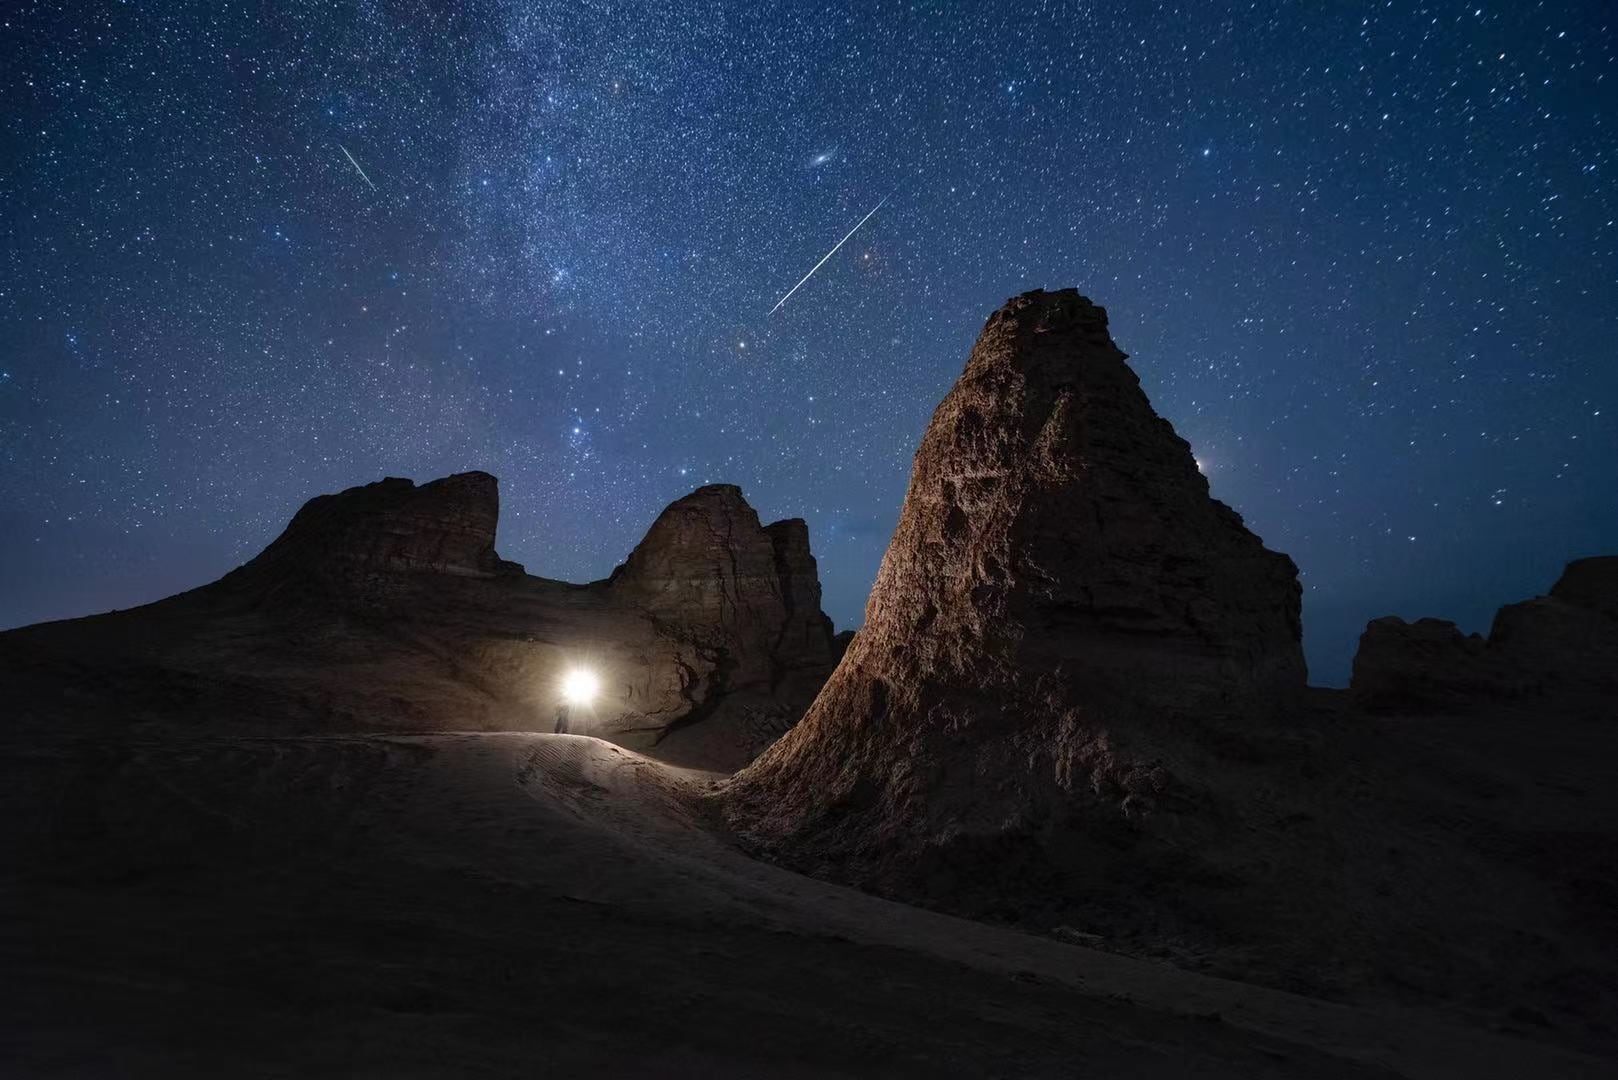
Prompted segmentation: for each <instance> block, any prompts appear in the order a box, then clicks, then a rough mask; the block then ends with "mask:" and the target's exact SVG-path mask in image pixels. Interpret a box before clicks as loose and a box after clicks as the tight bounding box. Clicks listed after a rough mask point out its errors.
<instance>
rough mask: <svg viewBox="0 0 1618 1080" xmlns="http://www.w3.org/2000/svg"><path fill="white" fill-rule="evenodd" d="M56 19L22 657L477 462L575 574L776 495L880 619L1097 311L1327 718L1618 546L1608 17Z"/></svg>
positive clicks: (516, 516)
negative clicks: (931, 449)
mask: <svg viewBox="0 0 1618 1080" xmlns="http://www.w3.org/2000/svg"><path fill="white" fill-rule="evenodd" d="M9 11H10V13H9V14H7V15H5V16H3V17H0V33H3V36H0V51H3V57H4V62H3V63H0V94H3V102H4V108H3V109H0V140H3V142H0V201H3V203H4V206H5V214H4V218H3V221H0V230H3V234H4V242H3V250H0V342H3V345H4V349H3V353H0V626H15V625H20V624H24V623H29V622H34V621H38V620H41V619H47V618H59V617H64V616H71V615H79V614H86V613H89V612H93V611H100V610H105V609H108V608H112V607H127V606H131V605H133V604H136V603H140V602H144V601H148V600H154V599H157V598H159V597H161V596H164V595H167V594H170V593H173V592H176V591H178V590H180V589H183V588H186V587H190V586H193V585H197V584H201V583H203V582H205V581H207V580H210V579H212V578H215V577H217V576H218V575H220V574H222V573H223V572H225V571H226V570H228V569H230V568H231V567H232V566H234V565H236V564H238V563H240V562H242V561H243V560H245V559H246V558H248V557H249V556H251V555H252V554H253V553H254V552H256V551H257V550H258V549H259V548H261V547H262V546H263V545H265V544H266V543H267V542H269V541H270V540H271V539H272V538H273V537H274V536H275V535H276V533H277V532H278V531H279V530H280V528H281V527H282V526H283V525H284V524H285V522H286V521H287V519H288V518H290V517H291V515H292V514H293V512H294V511H295V510H296V509H297V507H298V506H299V505H300V504H301V503H302V502H303V501H304V500H305V499H307V498H308V497H310V496H312V495H315V494H318V493H321V492H326V491H335V490H338V489H341V488H343V487H347V486H351V485H354V484H359V483H364V482H368V481H371V480H374V479H377V478H379V477H381V476H384V475H396V476H409V477H413V478H416V479H418V480H426V479H430V478H433V477H437V476H441V475H444V474H447V473H450V472H455V471H460V470H465V469H474V468H478V469H486V470H488V471H490V472H492V473H495V474H496V475H497V476H499V477H500V479H501V484H502V499H503V513H502V519H501V524H500V544H499V547H500V551H501V554H502V555H504V556H505V557H507V558H510V559H515V560H518V561H520V562H523V563H525V564H526V565H527V567H528V569H529V571H530V572H531V573H536V574H541V575H544V576H547V577H559V578H566V579H570V580H587V579H592V578H596V577H600V576H603V575H605V574H606V573H607V572H608V571H609V570H611V568H612V567H613V566H614V565H615V564H616V563H617V562H619V561H620V560H621V559H622V558H623V557H624V555H625V554H627V552H628V551H629V549H630V548H631V546H632V545H633V544H634V543H635V541H636V540H638V539H639V537H640V536H641V534H642V533H643V532H644V531H645V529H646V527H647V526H648V525H649V524H650V522H651V520H652V518H653V517H654V516H655V514H656V513H657V511H658V510H659V509H660V508H661V507H662V506H664V505H665V504H666V503H668V502H669V501H671V500H673V499H674V498H676V497H678V496H679V495H681V494H684V493H685V492H687V491H689V490H690V489H692V488H694V487H696V486H698V485H699V484H702V483H706V482H715V481H724V482H730V483H736V484H739V485H741V486H742V488H743V489H744V490H745V492H746V493H747V496H748V498H749V499H750V500H751V501H752V503H753V504H754V505H755V506H756V507H758V509H759V511H760V513H761V514H762V515H763V516H764V517H765V519H766V520H772V519H775V518H779V517H786V516H802V517H805V518H807V519H808V521H809V525H810V530H811V537H812V542H813V544H814V548H815V551H816V553H817V555H818V556H819V559H820V567H821V577H822V580H823V582H824V584H825V589H826V602H825V607H826V609H827V611H828V612H830V613H831V614H832V616H833V617H834V618H835V619H836V620H837V622H838V624H839V626H840V627H843V626H852V625H857V624H858V623H859V622H860V619H861V611H862V608H863V604H864V599H865V595H866V592H867V590H868V589H869V586H870V583H871V580H872V578H873V577H874V576H875V573H876V567H877V563H878V561H879V559H880V558H881V554H882V551H883V549H884V547H885V546H886V544H887V541H888V538H889V535H890V533H891V530H892V528H893V525H894V522H895V520H896V518H897V515H898V511H899V506H900V501H901V499H902V497H903V494H904V489H905V484H906V481H907V479H908V475H909V469H910V459H911V455H912V453H913V452H914V449H915V446H916V443H917V440H918V438H919V436H920V434H921V431H922V429H923V427H924V426H925V424H926V422H927V419H928V416H929V415H930V413H931V411H932V409H933V407H934V405H935V404H936V403H937V401H938V400H939V398H940V397H941V396H942V395H943V393H944V392H945V390H946V389H947V388H948V386H949V385H950V383H951V382H952V380H953V379H954V378H955V377H956V376H957V375H958V374H959V373H960V370H961V368H962V365H963V364H964V363H965V359H966V355H967V352H968V350H969V349H970V347H971V344H972V341H973V339H974V338H975V336H976V334H977V332H978V330H979V328H980V327H981V325H982V322H983V320H984V318H985V317H986V316H987V315H988V313H989V312H990V311H991V310H993V309H994V308H995V307H996V306H998V305H999V304H1000V303H1001V302H1002V301H1003V300H1004V299H1005V298H1006V297H1008V296H1010V295H1012V294H1014V293H1018V292H1022V291H1024V290H1027V289H1031V288H1036V287H1047V288H1059V287H1063V286H1069V285H1073V286H1077V287H1079V288H1080V289H1081V290H1082V291H1083V292H1085V293H1086V294H1087V295H1089V296H1091V297H1092V298H1094V299H1095V300H1096V301H1097V302H1098V303H1101V304H1103V305H1105V306H1106V307H1107V308H1108V309H1109V311H1110V312H1111V314H1112V325H1113V336H1114V337H1115V338H1116V339H1117V340H1118V342H1119V343H1120V345H1121V346H1122V347H1123V348H1124V349H1125V350H1126V351H1128V352H1129V353H1130V354H1131V356H1132V363H1133V365H1134V366H1135V368H1136V370H1137V371H1138V372H1139V373H1140V375H1141V378H1142V381H1143V383H1144V385H1145V387H1146V390H1147V392H1148V393H1149V394H1150V396H1151V398H1152V400H1153V403H1154V404H1155V406H1156V408H1157V410H1158V412H1160V413H1161V414H1162V415H1164V416H1166V417H1168V418H1169V419H1170V420H1171V421H1173V423H1174V424H1175V426H1176V427H1177V428H1178V430H1179V431H1180V433H1181V434H1182V435H1183V436H1185V437H1186V438H1187V439H1188V440H1189V441H1190V442H1191V444H1192V446H1193V448H1194V450H1195V452H1196V454H1197V456H1198V458H1199V461H1200V462H1201V463H1202V466H1203V469H1204V471H1205V472H1206V474H1207V475H1208V477H1209V480H1210V482H1211V484H1212V488H1213V491H1214V494H1215V495H1216V496H1218V497H1219V498H1221V499H1223V500H1225V501H1226V502H1228V503H1230V504H1231V505H1233V506H1234V507H1236V509H1238V510H1239V511H1240V512H1241V513H1242V514H1243V515H1244V516H1245V517H1246V519H1247V521H1248V523H1249V524H1250V525H1251V526H1252V528H1253V529H1254V530H1255V531H1256V532H1257V533H1259V535H1261V536H1262V537H1263V538H1264V540H1265V541H1266V543H1267V544H1268V545H1269V546H1271V547H1273V548H1276V549H1279V550H1282V551H1286V552H1288V553H1289V554H1291V555H1292V556H1293V557H1294V558H1295V559H1296V560H1297V562H1298V564H1299V566H1300V567H1301V570H1302V576H1303V581H1304V585H1305V598H1304V605H1305V606H1304V619H1305V634H1306V638H1305V645H1306V648H1307V650H1308V654H1309V659H1310V662H1311V668H1312V671H1313V675H1314V678H1315V680H1316V681H1319V682H1326V683H1339V682H1341V681H1342V680H1343V679H1344V678H1345V677H1346V673H1347V666H1348V659H1349V655H1350V653H1351V651H1352V645H1353V640H1354V638H1355V637H1356V636H1357V634H1358V632H1359V630H1360V629H1361V627H1362V626H1363V625H1364V622H1365V620H1366V619H1368V618H1370V617H1373V616H1377V615H1382V614H1388V613H1398V614H1403V615H1407V616H1416V615H1423V614H1432V615H1442V616H1446V617H1450V618H1455V619H1457V620H1458V621H1460V622H1461V623H1462V625H1463V627H1465V628H1467V629H1487V620H1488V617H1489V615H1490V614H1491V613H1492V612H1493V610H1494V608H1495V607H1497V606H1498V605H1500V604H1502V603H1505V602H1508V601H1512V600H1516V599H1520V598H1522V597H1524V596H1530V595H1533V594H1535V593H1538V592H1543V591H1544V590H1545V589H1546V588H1547V587H1548V586H1549V585H1550V583H1551V582H1552V581H1553V580H1555V578H1556V576H1557V574H1558V572H1559V571H1560V569H1561V567H1562V565H1563V563H1565V562H1566V561H1567V560H1568V559H1570V558H1573V557H1576V556H1581V555H1589V554H1594V553H1598V552H1613V551H1618V497H1615V494H1614V493H1615V490H1618V485H1615V480H1614V462H1615V461H1618V365H1615V362H1614V360H1615V358H1614V344H1613V343H1614V341H1615V340H1618V184H1615V183H1614V180H1615V174H1618V130H1615V124H1618V119H1615V118H1618V13H1615V12H1614V9H1613V8H1612V6H1611V5H1610V4H1608V3H1606V2H1604V0H1590V2H1588V3H1582V4H1580V3H1565V4H1547V3H1539V4H1531V3H1516V2H1513V3H1501V2H1498V0H1494V2H1490V3H1470V4H1465V5H1461V4H1449V3H1436V4H1407V3H1388V4H1378V5H1375V6H1372V5H1369V4H1333V5H1320V4H1304V3H1291V4H1257V5H1247V4H1243V5H1240V6H1239V7H1231V8H1227V7H1226V6H1225V5H1221V4H1203V3H1185V4H1180V5H1174V4H1158V5H1150V6H1149V5H1145V4H1136V3H1126V2H1121V0H1120V2H1116V3H1096V4H1071V5H1070V4H1054V3H1050V4H1024V3H1006V4H997V5H992V4H959V5H955V4H938V3H933V4H929V3H907V4H891V3H866V2H860V3H852V4H847V5H828V4H822V3H814V4H802V5H788V6H783V7H778V8H772V9H769V10H765V9H764V8H763V6H758V7H755V6H754V5H743V4H735V5H725V6H720V5H695V4H693V5H653V4H637V3H630V4H622V5H617V4H611V3H578V4H547V3H538V2H535V3H527V4H519V3H469V4H411V3H400V4H386V3H324V4H285V5H280V4H276V5H269V6H265V5H259V4H245V5H233V4H226V3H196V4H181V3H148V4H135V3H131V4H122V3H74V4H55V3H50V4H45V3H36V4H24V5H21V6H20V7H12V8H10V9H9ZM884 199H886V202H885V203H882V200H884ZM879 203H882V205H881V208H880V209H879V210H877V212H876V213H875V214H872V215H871V216H870V218H869V220H868V221H866V222H865V224H864V225H863V227H861V228H860V229H859V230H858V231H857V232H856V233H854V235H853V236H852V237H851V238H850V239H849V240H848V242H847V243H846V244H845V245H844V246H843V247H842V248H841V249H840V250H838V251H837V252H836V253H835V254H834V255H833V256H832V257H831V258H829V259H827V260H826V262H825V263H824V265H822V266H821V267H820V268H819V270H818V272H817V273H815V274H814V275H813V276H812V277H811V278H809V279H808V280H807V281H806V282H805V283H804V284H803V285H802V287H801V288H800V289H798V291H797V292H796V293H794V294H793V295H792V297H791V298H790V299H789V300H787V302H786V303H785V304H783V305H781V306H780V308H779V309H778V310H775V311H774V312H773V313H771V309H772V307H773V306H774V305H776V304H777V302H778V301H779V300H780V299H781V297H782V296H783V295H784V294H785V293H786V292H787V291H788V290H789V289H791V288H792V287H793V285H794V283H796V282H798V281H799V280H800V279H801V278H803V276H804V274H805V273H806V272H807V271H809V269H810V268H811V267H812V266H814V265H815V264H816V261H817V260H819V259H820V258H821V257H822V256H823V255H825V254H826V253H827V251H828V250H830V249H831V248H832V246H833V245H834V244H836V243H837V242H838V240H839V238H841V237H843V236H844V234H846V233H848V231H849V230H850V229H851V228H852V227H854V225H855V223H856V222H859V221H860V220H861V218H863V217H865V216H866V215H867V214H868V213H869V212H870V211H871V210H872V208H873V207H876V206H877V205H878V204H879Z"/></svg>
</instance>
